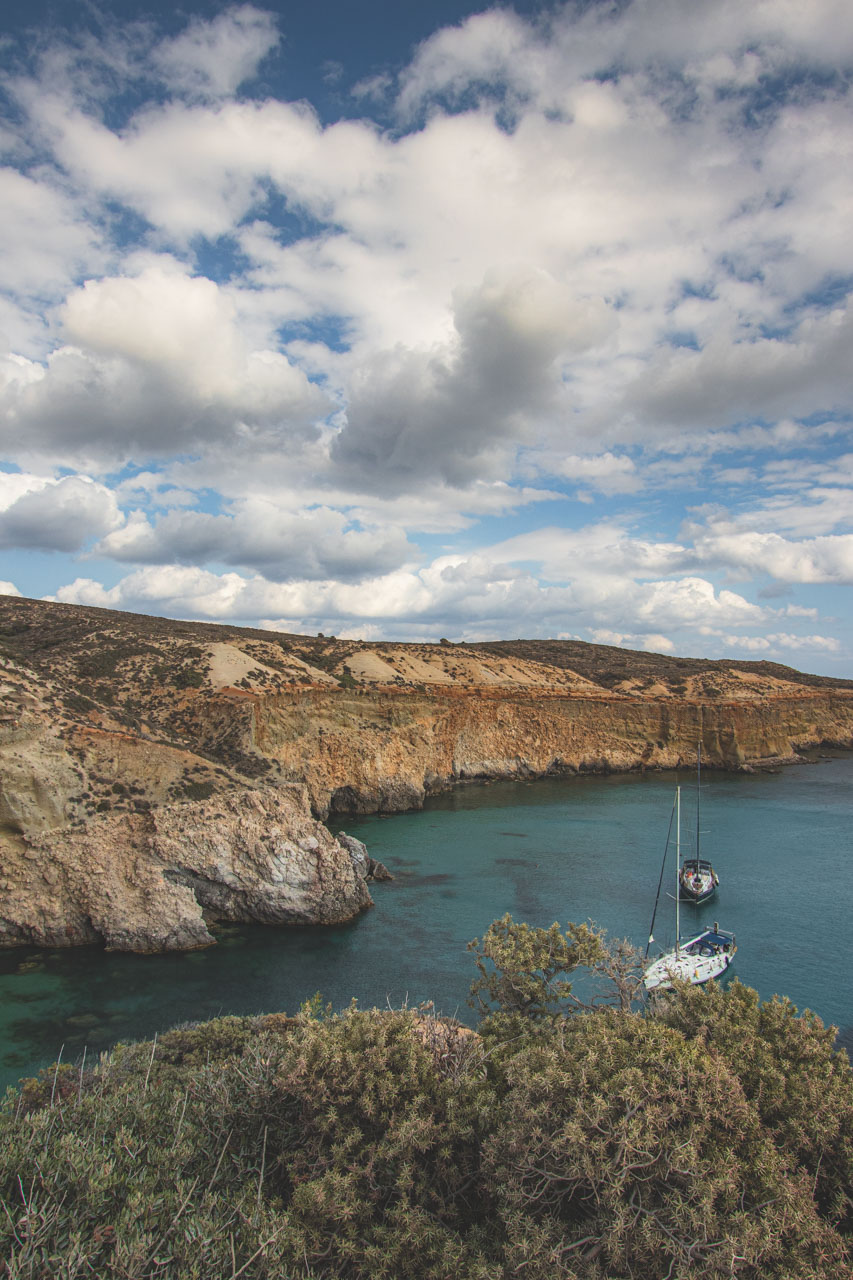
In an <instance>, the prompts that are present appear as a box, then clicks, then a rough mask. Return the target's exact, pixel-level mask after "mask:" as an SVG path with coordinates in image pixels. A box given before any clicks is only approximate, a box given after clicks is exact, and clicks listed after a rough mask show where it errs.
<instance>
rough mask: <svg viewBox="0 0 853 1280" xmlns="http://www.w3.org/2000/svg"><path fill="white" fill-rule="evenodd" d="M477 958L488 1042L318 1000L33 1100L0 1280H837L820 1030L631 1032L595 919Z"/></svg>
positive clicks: (683, 1010) (830, 1134)
mask: <svg viewBox="0 0 853 1280" xmlns="http://www.w3.org/2000/svg"><path fill="white" fill-rule="evenodd" d="M472 949H473V950H474V952H475V960H476V963H477V966H478V972H479V977H478V979H477V980H476V981H475V983H474V986H473V998H474V1001H475V1004H476V1006H477V1007H478V1009H479V1012H480V1015H481V1020H480V1025H479V1029H478V1031H479V1034H474V1033H472V1032H470V1031H468V1030H467V1029H466V1028H462V1027H458V1026H456V1025H455V1024H450V1023H447V1022H445V1021H443V1020H441V1019H438V1018H435V1017H433V1016H432V1015H431V1013H430V1012H429V1011H428V1010H423V1009H421V1010H401V1011H397V1012H391V1011H387V1012H385V1011H378V1010H372V1011H362V1010H359V1009H357V1008H356V1007H355V1006H353V1007H352V1008H350V1009H349V1010H347V1011H346V1012H344V1013H341V1014H333V1013H332V1011H331V1009H329V1008H324V1007H323V1006H322V1002H321V1001H319V1000H315V1001H313V1002H311V1004H310V1005H308V1006H306V1007H305V1008H303V1010H302V1011H301V1012H300V1013H299V1014H298V1015H297V1016H296V1017H292V1018H288V1017H285V1016H284V1015H272V1016H269V1017H264V1018H238V1017H228V1018H219V1019H216V1020H215V1021H213V1022H208V1023H204V1024H200V1025H197V1026H192V1027H184V1028H178V1029H175V1030H173V1031H170V1032H168V1033H167V1034H166V1035H164V1036H163V1037H162V1038H161V1039H159V1040H156V1041H154V1042H153V1043H152V1042H149V1043H141V1044H129V1045H119V1046H117V1047H116V1049H115V1050H114V1051H113V1052H112V1053H111V1054H109V1055H104V1056H103V1057H102V1058H101V1060H100V1061H98V1062H97V1063H96V1064H95V1065H94V1066H92V1067H86V1066H85V1065H83V1064H81V1065H79V1066H76V1067H70V1066H56V1067H54V1068H52V1069H50V1070H47V1071H45V1072H43V1073H42V1074H41V1075H40V1076H39V1077H38V1078H37V1079H34V1080H30V1081H26V1082H24V1084H23V1085H22V1088H21V1089H20V1090H18V1091H15V1092H10V1093H9V1094H8V1095H7V1098H6V1101H5V1105H4V1108H3V1113H2V1115H0V1199H2V1209H0V1244H2V1247H1V1248H0V1257H2V1258H3V1262H2V1263H0V1275H2V1276H4V1277H8V1280H24V1278H26V1280H30V1278H32V1280H35V1278H36V1277H38V1278H46V1277H51V1280H53V1278H54V1277H62V1278H63V1280H77V1278H78V1277H91V1276H97V1277H116V1278H119V1277H121V1278H123V1280H148V1278H149V1277H151V1278H152V1280H153V1278H154V1277H168V1278H169V1280H172V1278H174V1280H177V1278H180V1280H195V1278H198V1280H220V1278H222V1280H226V1278H229V1280H237V1277H241V1276H243V1277H247V1278H260V1277H269V1278H270V1280H272V1278H273V1277H275V1278H283V1277H288V1278H289V1277H293V1278H295V1277H302V1278H306V1280H307V1278H309V1277H354V1278H355V1277H359V1278H361V1277H364V1280H367V1278H368V1277H369V1278H370V1280H374V1278H375V1280H380V1278H381V1277H394V1278H397V1277H400V1278H406V1280H408V1278H409V1277H414V1278H420V1277H424V1278H427V1277H435V1278H436V1280H448V1278H449V1277H454V1278H456V1277H458V1278H459V1280H498V1278H504V1277H506V1278H508V1277H514V1276H521V1277H524V1278H525V1280H553V1278H554V1277H561V1278H565V1280H570V1278H572V1277H578V1278H579V1280H580V1278H588V1280H593V1278H594V1280H605V1278H607V1280H617V1278H618V1280H622V1278H625V1280H630V1278H634V1280H656V1278H658V1277H659V1278H661V1280H663V1278H664V1277H668V1278H669V1280H678V1278H679V1277H688V1276H689V1277H691V1278H693V1280H697V1278H701V1280H704V1278H705V1277H707V1278H709V1280H711V1278H716V1277H720V1278H722V1277H732V1276H737V1277H747V1278H749V1280H759V1278H760V1280H799V1278H800V1277H802V1278H803V1280H806V1278H814V1280H819V1278H822V1277H825V1278H826V1280H838V1278H839V1277H846V1276H849V1275H851V1274H853V1263H852V1262H851V1244H853V1198H851V1197H853V1078H851V1070H850V1065H849V1062H848V1060H847V1058H846V1056H845V1055H843V1054H839V1053H836V1052H834V1051H833V1047H832V1045H833V1032H832V1030H831V1029H826V1028H824V1027H823V1026H822V1024H821V1023H820V1021H819V1019H817V1018H815V1017H813V1016H811V1015H810V1014H808V1013H806V1014H805V1015H803V1016H798V1014H797V1011H796V1010H795V1009H794V1008H793V1007H792V1006H791V1005H790V1004H789V1003H788V1002H787V1001H784V1000H773V1001H771V1002H769V1003H766V1004H763V1005H762V1004H759V1001H758V998H757V996H756V994H755V993H754V992H752V991H750V990H749V989H748V988H747V987H744V986H742V985H740V984H739V983H737V982H735V983H733V984H732V985H731V986H730V987H729V988H728V989H727V990H722V989H719V988H713V987H712V988H710V989H708V990H706V991H702V990H697V989H689V988H687V989H684V990H680V991H678V992H677V993H676V994H675V995H674V996H672V997H671V998H670V999H668V1000H667V1002H666V1003H665V1004H662V1005H660V1006H659V1007H658V1008H657V1009H655V1010H654V1011H653V1012H651V1013H649V1012H645V1013H644V1012H641V1011H638V1010H637V1009H636V1006H635V1005H634V1003H633V1001H632V997H633V995H634V994H635V992H636V988H637V962H636V957H635V956H633V955H632V954H631V953H630V952H629V950H628V949H627V948H625V947H624V946H617V947H611V948H607V947H605V946H604V944H603V942H602V939H601V937H600V936H599V935H597V934H596V933H595V932H594V931H593V930H590V929H588V928H586V927H584V926H580V927H576V926H569V929H568V931H567V932H566V933H562V932H561V931H560V930H559V929H558V928H557V927H556V926H554V927H553V928H552V929H550V930H538V929H528V928H527V927H526V926H524V925H517V924H515V923H513V922H512V921H511V920H510V919H509V917H505V918H504V919H503V920H501V921H497V922H495V924H494V925H492V926H491V928H490V929H489V930H488V931H487V933H486V935H485V936H484V938H483V939H482V940H480V941H477V942H475V943H473V944H472ZM578 969H582V970H583V971H584V972H585V973H589V972H591V973H593V974H595V975H598V976H599V977H604V978H606V979H607V981H608V983H609V987H608V993H607V995H606V996H605V998H604V999H601V998H600V997H598V998H597V997H594V996H593V997H589V996H588V997H587V999H586V1003H584V1002H582V1001H581V1000H580V999H579V997H578V995H577V993H576V989H573V987H572V986H571V983H570V981H569V979H568V975H570V974H572V973H573V972H574V971H576V970H578ZM587 985H588V983H587V981H586V979H585V981H584V983H582V984H581V986H583V988H584V990H586V989H587ZM576 986H577V984H576Z"/></svg>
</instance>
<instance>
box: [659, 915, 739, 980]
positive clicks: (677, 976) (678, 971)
mask: <svg viewBox="0 0 853 1280" xmlns="http://www.w3.org/2000/svg"><path fill="white" fill-rule="evenodd" d="M736 950H737V944H736V942H735V938H734V934H731V933H725V932H724V931H723V930H720V929H706V930H705V931H704V932H703V933H700V934H697V935H696V936H695V937H693V938H688V939H686V940H685V941H684V942H680V943H679V944H678V946H677V947H676V948H674V949H673V950H672V951H667V952H665V953H664V954H663V955H662V956H659V957H658V959H657V960H653V961H652V963H651V964H650V965H649V966H648V968H647V969H646V971H645V973H644V975H643V986H644V987H645V989H646V991H648V992H652V991H671V990H672V988H673V987H674V986H675V985H676V983H678V982H687V983H689V984H690V986H694V987H696V986H703V985H704V984H705V983H706V982H711V981H712V980H718V979H720V978H722V977H723V976H724V975H725V974H726V973H727V972H728V970H729V969H730V967H731V965H732V961H733V960H734V954H735V951H736Z"/></svg>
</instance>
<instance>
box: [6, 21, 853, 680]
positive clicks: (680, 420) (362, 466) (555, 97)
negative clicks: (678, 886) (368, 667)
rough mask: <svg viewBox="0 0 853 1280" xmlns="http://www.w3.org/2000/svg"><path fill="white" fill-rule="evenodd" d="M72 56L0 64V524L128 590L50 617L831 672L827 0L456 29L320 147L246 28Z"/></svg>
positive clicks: (840, 451)
mask: <svg viewBox="0 0 853 1280" xmlns="http://www.w3.org/2000/svg"><path fill="white" fill-rule="evenodd" d="M282 34H283V35H284V36H285V37H286V36H287V31H286V29H284V28H283V29H282ZM102 37H103V38H100V39H95V38H93V37H89V36H85V35H83V34H81V33H80V32H76V33H74V35H73V37H69V38H68V39H67V40H66V39H63V38H62V37H61V36H51V37H50V38H49V39H47V38H46V39H45V40H44V41H42V42H41V43H40V45H39V48H38V50H37V51H35V52H33V53H32V54H31V53H30V50H22V52H21V55H20V62H19V65H18V66H17V67H16V68H15V75H14V76H12V77H10V78H9V79H8V80H7V84H6V87H7V92H8V95H9V100H10V101H11V102H12V103H13V107H14V109H13V110H12V111H11V112H9V113H8V118H7V120H6V122H5V127H3V126H0V127H3V132H2V133H0V144H2V146H3V147H4V149H5V150H4V155H5V158H6V168H5V169H0V198H2V200H3V207H4V218H5V221H4V237H5V239H4V243H5V245H7V246H8V255H7V257H6V258H5V259H4V258H2V257H1V256H0V267H4V268H5V270H4V276H5V279H6V281H7V283H8V289H9V291H8V293H7V294H6V295H4V296H2V297H0V330H2V331H3V333H4V334H5V336H6V338H7V339H8V342H6V343H4V344H3V348H4V349H5V348H6V347H7V348H8V354H7V355H5V356H4V355H2V354H0V441H2V442H3V445H4V454H5V456H6V457H8V458H9V459H14V460H15V461H16V462H17V464H18V465H20V466H21V467H23V469H24V472H25V478H24V479H23V480H21V479H20V478H18V479H14V480H13V479H11V478H10V477H8V476H7V477H6V479H5V480H4V481H3V483H4V484H5V486H6V488H5V492H6V495H7V498H6V502H5V507H4V508H3V509H2V510H0V531H2V532H0V536H2V538H3V539H5V540H6V545H8V546H12V545H15V546H20V547H31V548H46V547H47V546H53V547H56V548H58V549H60V554H61V553H62V551H61V549H63V548H64V549H66V552H67V554H69V555H73V554H79V552H80V551H83V552H84V553H87V552H88V551H89V550H90V549H91V544H92V542H93V541H94V540H95V539H97V540H98V554H99V555H102V556H110V557H112V558H113V559H114V560H115V561H116V562H117V563H119V564H121V565H136V566H139V567H138V568H137V569H135V570H134V571H133V572H131V573H129V574H128V575H127V576H126V577H124V578H123V579H122V580H121V581H120V582H119V583H118V584H116V586H114V587H110V588H109V589H107V588H104V587H103V586H101V585H99V584H98V583H97V582H95V581H94V580H93V581H88V580H82V579H81V580H80V581H78V583H76V584H72V585H71V586H68V587H64V588H63V591H65V592H66V596H67V598H72V597H75V598H76V597H79V598H80V599H84V598H85V599H87V600H89V601H90V602H100V603H111V604H113V605H115V606H117V607H128V608H141V609H145V608H147V607H150V608H153V609H156V610H158V611H166V612H178V613H180V614H181V615H183V616H193V615H196V616H204V617H223V618H224V617H230V618H235V619H243V620H247V621H253V620H256V619H258V618H267V619H271V618H283V619H289V620H291V621H292V622H293V623H294V624H295V623H297V622H298V620H299V619H300V618H302V619H305V620H306V624H308V623H310V624H311V625H313V624H315V623H316V624H318V625H319V626H321V627H322V629H325V630H329V629H334V630H336V631H338V632H339V633H340V632H341V631H342V630H343V629H344V628H345V627H347V628H348V627H354V628H362V629H366V633H369V634H371V635H374V634H379V633H382V632H384V633H386V634H387V633H389V631H394V633H395V634H397V633H400V634H404V633H405V629H406V628H407V627H413V626H417V628H418V629H419V630H420V632H421V634H434V633H436V632H437V634H439V635H440V634H444V633H453V634H456V635H466V636H469V637H474V636H475V635H488V634H490V633H491V634H510V633H512V634H515V633H517V631H518V619H519V618H523V619H524V620H525V623H526V626H525V630H527V629H528V627H529V629H530V631H533V632H537V631H538V632H539V633H540V634H541V633H547V634H572V635H578V634H586V635H589V636H592V635H598V636H605V635H608V636H611V637H622V639H623V641H624V643H630V644H636V645H637V646H639V647H650V648H653V649H658V650H661V651H667V649H668V646H674V648H675V649H676V650H678V649H679V648H681V649H682V651H684V646H685V645H687V647H690V645H691V644H692V646H693V649H694V651H695V648H696V646H697V645H699V646H701V645H719V646H722V645H723V644H724V643H727V642H728V640H729V639H732V638H737V637H742V638H741V640H739V642H738V643H739V644H740V650H739V651H741V652H747V651H748V646H749V645H751V644H754V646H755V648H754V652H756V653H758V652H765V653H771V654H773V655H774V656H775V655H777V654H780V653H784V652H790V653H795V652H796V645H795V641H796V640H797V638H798V637H799V640H800V641H802V642H803V643H805V641H806V640H807V639H808V640H809V642H810V644H811V647H810V648H809V649H808V650H803V651H804V652H805V651H807V652H809V653H815V654H820V653H823V654H824V655H831V654H832V652H833V650H832V649H831V646H827V647H825V648H823V649H821V647H820V644H819V643H818V641H819V640H820V638H821V635H822V633H823V632H826V633H827V634H826V635H825V636H824V637H823V638H824V639H826V640H831V639H832V635H831V634H829V633H831V632H833V630H834V629H836V630H838V632H839V634H840V626H841V624H839V623H835V622H830V621H828V620H826V619H823V618H822V616H821V615H822V612H823V610H824V609H825V608H827V607H828V606H827V605H826V601H827V599H829V595H828V589H833V588H837V587H839V586H843V585H846V584H849V582H850V577H851V573H853V553H851V546H850V537H851V536H853V535H851V534H850V530H851V528H853V469H851V464H850V457H851V455H850V452H849V444H848V443H847V441H846V438H845V437H846V436H847V435H848V434H849V423H850V420H851V413H853V404H852V403H851V401H853V386H851V375H850V368H849V366H850V362H849V349H850V343H851V325H853V320H851V315H853V312H851V307H850V292H851V291H850V280H851V279H853V242H851V238H850V234H849V217H848V212H847V211H848V210H849V208H850V207H851V202H853V164H851V160H853V113H851V107H853V92H851V88H850V85H851V83H853V81H851V79H850V73H851V71H853V28H851V24H850V23H849V21H847V16H846V10H845V9H844V6H843V4H842V0H814V3H813V4H810V5H808V6H800V7H799V8H798V7H797V6H794V5H791V4H789V3H787V0H764V2H763V3H761V4H760V5H752V6H749V5H747V6H744V5H743V4H738V3H736V0H709V2H708V3H707V4H706V5H704V6H702V8H701V12H699V11H696V12H694V11H693V9H691V10H690V11H689V12H688V11H687V10H686V9H685V6H683V5H680V4H678V3H677V2H676V0H642V2H641V0H633V2H629V3H625V4H619V5H615V6H613V5H610V6H606V5H580V6H578V5H574V4H571V5H565V6H559V7H557V8H553V9H551V10H549V11H548V12H547V13H545V12H544V11H543V12H542V13H540V14H539V15H538V16H536V17H535V18H527V17H523V16H521V15H519V14H516V13H514V12H513V11H512V10H509V9H505V8H503V9H493V10H490V11H489V10H487V11H485V12H482V13H479V14H474V15H472V16H471V17H470V18H468V19H465V20H464V21H462V22H460V23H459V24H458V25H456V26H454V27H448V28H445V29H443V30H440V31H437V32H435V34H434V35H433V36H432V37H431V38H429V39H428V40H426V41H425V42H424V43H423V44H422V45H421V46H420V48H419V49H418V50H417V51H416V52H415V54H414V57H413V58H412V59H411V61H410V63H409V65H408V66H407V67H406V66H404V67H403V70H402V72H401V74H400V75H399V76H397V77H396V79H395V77H394V75H392V73H391V69H389V68H386V67H378V66H376V65H374V64H373V63H371V65H370V66H369V67H365V68H363V69H362V71H360V72H359V73H358V74H360V75H365V74H366V75H368V76H369V77H370V79H371V81H372V84H370V85H369V84H368V83H367V82H366V81H364V80H363V82H362V86H361V91H360V96H358V98H357V101H356V106H355V107H354V112H357V113H358V114H359V116H360V118H358V119H347V118H341V119H339V120H336V121H329V122H324V121H323V120H321V118H320V116H319V115H318V113H317V112H316V111H315V110H314V109H313V107H312V106H311V105H310V104H309V103H305V102H300V103H297V102H292V101H287V93H286V90H285V89H283V88H282V85H283V81H282V80H281V79H280V78H277V77H279V73H280V72H281V66H280V64H278V63H277V62H276V60H275V55H276V50H277V49H278V47H279V44H280V38H279V37H280V33H279V29H278V27H277V25H276V23H275V21H274V19H273V18H272V17H271V16H270V14H269V13H267V12H266V11H263V10H261V9H259V8H254V7H253V6H251V5H248V4H246V5H236V6H231V7H229V8H225V9H222V10H220V11H219V12H218V13H217V14H214V15H213V16H211V17H209V18H204V17H202V16H200V15H197V16H191V17H190V18H189V20H188V21H187V22H186V23H185V25H184V26H183V28H182V29H180V30H178V31H177V32H175V31H172V32H171V33H170V34H166V33H164V31H163V30H162V29H161V28H158V27H157V25H156V24H155V23H154V22H153V21H146V22H136V23H129V24H125V25H124V26H123V27H122V28H121V29H119V27H118V26H117V25H115V24H113V25H111V24H110V23H109V22H108V21H106V22H105V25H104V30H103V33H102ZM5 48H6V47H5V46H4V50H5ZM28 59H29V61H28ZM259 69H262V71H263V75H264V85H263V91H262V92H261V90H260V89H258V91H257V92H253V86H252V79H253V77H255V76H256V75H257V74H258V72H259ZM327 69H328V68H327ZM350 71H351V68H350V67H349V65H347V66H345V67H344V68H343V69H342V72H341V75H340V77H339V78H338V79H337V84H338V92H339V93H340V92H341V89H342V86H343V85H344V83H345V81H346V79H347V78H348V77H349V78H350V79H355V78H357V77H356V74H353V75H350ZM319 74H322V70H321V71H320V73H319ZM277 90H278V92H277ZM238 91H239V92H238ZM321 92H322V93H323V95H324V97H323V101H324V103H325V105H326V106H327V107H328V103H329V101H330V99H329V97H328V93H327V89H326V88H324V89H323V90H321ZM395 94H396V109H397V113H398V114H397V117H396V121H395V127H394V128H393V129H388V128H386V127H384V124H383V122H382V121H379V120H377V121H372V120H370V119H369V118H367V113H368V112H369V111H370V110H372V109H373V103H375V102H378V101H379V100H380V98H381V99H382V100H383V101H384V103H385V104H386V105H388V104H391V103H392V102H393V100H394V95H395ZM371 95H373V96H371ZM338 101H340V102H341V103H343V102H344V99H343V97H339V99H338ZM350 105H352V104H350ZM386 119H387V117H386ZM2 252H3V251H2V250H0V255H2ZM125 464H132V465H130V467H129V471H130V474H128V473H127V472H126V471H122V472H119V468H121V467H122V466H124V465H125ZM66 469H72V470H74V471H76V472H78V473H83V472H85V473H86V475H83V474H77V475H75V476H62V475H61V474H60V473H61V471H63V470H66ZM40 471H45V473H46V476H43V477H42V478H41V479H39V480H38V483H36V482H35V481H33V482H32V483H31V482H30V480H29V479H26V477H30V476H32V475H34V474H35V473H37V472H40ZM111 472H112V474H111ZM90 476H94V477H97V479H96V480H92V479H90V478H89V477H90ZM98 485H100V486H101V487H100V488H98ZM15 486H17V487H15ZM705 491H707V495H706V493H705ZM542 502H547V503H548V504H549V506H548V509H547V514H543V511H544V509H543V510H537V504H538V503H542ZM734 502H737V503H738V506H737V507H736V508H735V507H733V506H732V504H733V503H734ZM579 503H580V504H586V505H585V506H579V505H578V504H579ZM697 503H705V504H706V505H703V506H700V507H697V506H696V505H695V504H697ZM593 506H594V508H595V511H596V518H595V519H594V520H592V521H590V520H589V512H590V510H591V509H592V508H593ZM688 507H692V509H691V510H690V511H689V519H685V518H684V517H685V512H686V511H687V509H688ZM729 507H731V508H732V509H731V510H727V508H729ZM123 512H125V513H126V515H123V514H122V513H123ZM163 512H165V513H166V514H162V513H163ZM211 512H215V513H217V514H211ZM158 513H159V514H158ZM599 513H603V514H599ZM496 518H500V519H501V520H502V521H504V525H503V526H502V527H500V528H498V527H497V526H495V525H494V524H493V523H491V522H492V521H493V520H494V519H496ZM542 526H545V527H542ZM414 535H417V536H418V539H419V545H414V543H413V541H410V539H411V538H413V536H414ZM223 565H224V566H225V567H226V568H227V569H229V570H239V571H240V572H226V573H221V572H219V568H220V567H221V566H223ZM74 572H76V570H71V571H69V572H67V573H66V574H65V576H64V577H63V578H62V579H61V580H62V581H64V582H68V579H69V578H70V577H72V576H73V573H74ZM768 580H769V581H768ZM57 581H59V579H57ZM732 582H735V583H737V584H739V586H740V584H744V585H743V586H742V588H741V589H739V590H738V591H734V590H731V589H730V588H731V584H732ZM789 584H794V585H795V586H796V587H797V592H796V595H794V593H793V587H792V586H790V585H789ZM811 587H816V588H817V587H820V588H821V590H820V592H818V591H814V592H811V593H810V588H811ZM824 588H826V589H827V590H824ZM774 591H776V592H777V593H778V592H782V591H790V592H791V604H790V605H789V606H788V610H789V611H782V610H778V609H777V610H774V609H771V608H769V607H767V608H765V607H764V606H763V605H762V604H761V603H760V601H761V600H769V599H771V598H773V595H772V593H773V592H774ZM754 601H758V602H759V603H755V602H754ZM816 603H818V604H819V606H820V607H819V608H818V610H817V615H815V610H814V606H815V604H816ZM839 611H840V610H839ZM782 617H784V618H785V630H784V631H783V630H781V622H780V618H782ZM807 620H808V626H809V629H810V631H811V632H812V633H813V635H812V636H811V637H807V636H805V634H804V633H803V634H802V635H800V632H801V631H803V628H804V627H805V625H806V622H807ZM309 629H310V626H309ZM313 629H315V630H316V629H317V625H314V626H313ZM759 633H760V634H759ZM770 637H772V640H771V639H770ZM763 640H766V642H767V644H768V645H769V646H770V648H769V649H764V650H762V649H761V647H760V644H761V642H762V641H763ZM812 641H813V643H812ZM670 651H672V650H670ZM840 661H841V655H840V651H839V662H840ZM839 669H840V668H839Z"/></svg>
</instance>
